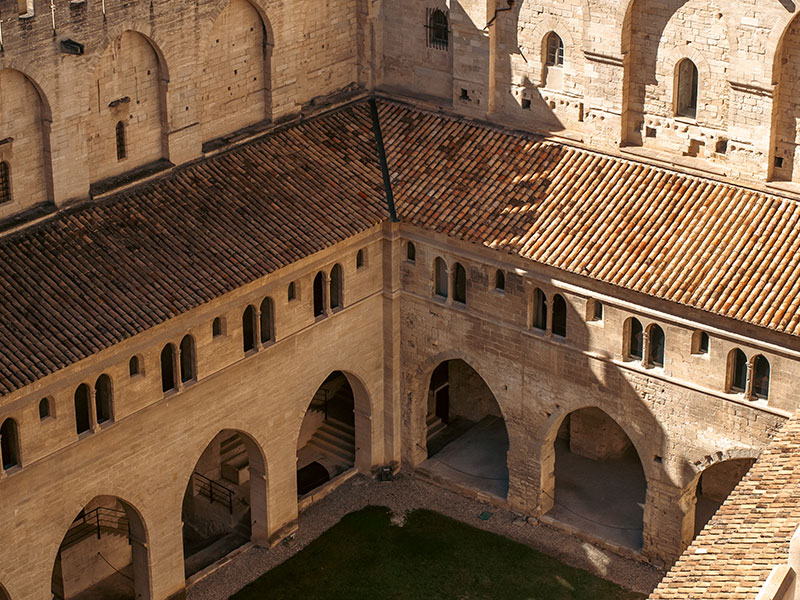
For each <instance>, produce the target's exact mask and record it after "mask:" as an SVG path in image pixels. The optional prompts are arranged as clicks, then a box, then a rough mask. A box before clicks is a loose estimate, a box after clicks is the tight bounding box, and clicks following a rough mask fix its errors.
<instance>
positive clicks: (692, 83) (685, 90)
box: [675, 58, 698, 119]
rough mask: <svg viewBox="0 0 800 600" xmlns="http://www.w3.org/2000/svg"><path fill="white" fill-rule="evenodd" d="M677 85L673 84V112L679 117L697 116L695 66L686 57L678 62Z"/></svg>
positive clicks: (696, 76)
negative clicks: (674, 91) (674, 93)
mask: <svg viewBox="0 0 800 600" xmlns="http://www.w3.org/2000/svg"><path fill="white" fill-rule="evenodd" d="M677 70H678V74H677V80H678V81H677V85H676V86H675V90H676V95H675V114H677V115H678V116H680V117H690V118H692V119H694V118H695V117H696V116H697V85H698V74H697V67H696V66H695V64H694V63H693V62H692V61H691V60H689V59H688V58H684V59H683V60H682V61H681V62H679V63H678V67H677Z"/></svg>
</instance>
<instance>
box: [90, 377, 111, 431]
mask: <svg viewBox="0 0 800 600" xmlns="http://www.w3.org/2000/svg"><path fill="white" fill-rule="evenodd" d="M112 393H113V390H112V387H111V377H109V376H108V375H105V374H103V375H100V377H98V378H97V382H96V383H95V384H94V407H95V416H96V417H97V424H98V425H101V424H103V423H106V422H109V421H112V420H113V419H114V410H113V405H112Z"/></svg>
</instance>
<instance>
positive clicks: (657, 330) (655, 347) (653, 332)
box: [647, 325, 664, 367]
mask: <svg viewBox="0 0 800 600" xmlns="http://www.w3.org/2000/svg"><path fill="white" fill-rule="evenodd" d="M648 343H649V344H650V350H649V353H648V356H647V362H648V364H649V365H650V366H653V367H663V366H664V330H663V329H661V327H659V326H658V325H651V326H650V335H649V336H648Z"/></svg>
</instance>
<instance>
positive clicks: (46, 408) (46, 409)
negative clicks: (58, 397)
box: [39, 398, 52, 421]
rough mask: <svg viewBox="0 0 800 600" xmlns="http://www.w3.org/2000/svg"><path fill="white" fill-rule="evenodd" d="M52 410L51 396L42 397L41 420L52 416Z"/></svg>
mask: <svg viewBox="0 0 800 600" xmlns="http://www.w3.org/2000/svg"><path fill="white" fill-rule="evenodd" d="M51 413H52V411H51V410H50V398H42V399H41V400H39V420H40V421H44V420H45V419H46V418H47V417H49V416H50V414H51Z"/></svg>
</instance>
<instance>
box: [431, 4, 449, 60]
mask: <svg viewBox="0 0 800 600" xmlns="http://www.w3.org/2000/svg"><path fill="white" fill-rule="evenodd" d="M425 28H426V29H427V30H428V35H427V42H428V48H436V49H437V50H447V46H448V43H449V40H450V28H449V21H448V15H447V13H446V12H444V11H443V10H441V9H439V8H429V9H428V20H427V22H426V25H425Z"/></svg>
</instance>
